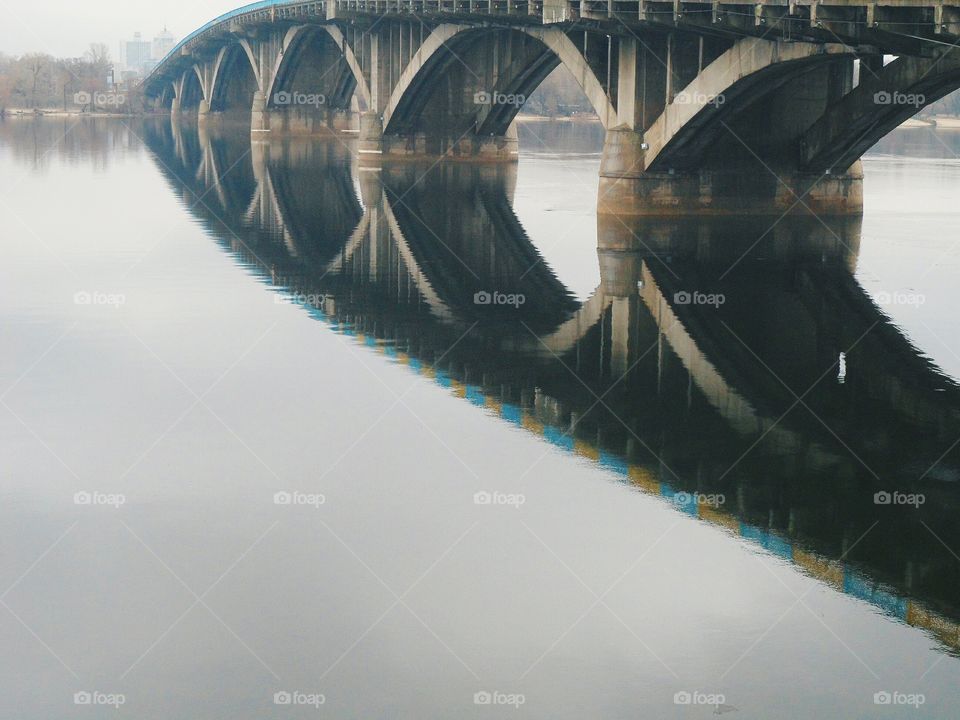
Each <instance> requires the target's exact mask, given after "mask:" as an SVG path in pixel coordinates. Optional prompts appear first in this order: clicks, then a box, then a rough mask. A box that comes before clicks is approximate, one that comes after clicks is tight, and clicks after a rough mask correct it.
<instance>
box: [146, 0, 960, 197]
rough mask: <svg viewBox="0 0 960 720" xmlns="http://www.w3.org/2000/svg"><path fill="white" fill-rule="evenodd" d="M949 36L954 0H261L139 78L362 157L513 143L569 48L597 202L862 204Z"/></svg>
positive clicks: (942, 90)
mask: <svg viewBox="0 0 960 720" xmlns="http://www.w3.org/2000/svg"><path fill="white" fill-rule="evenodd" d="M958 39H960V2H958V1H957V0H953V3H951V1H950V0H946V1H944V0H877V1H872V0H764V1H763V2H759V3H749V4H743V3H730V2H723V1H722V0H712V1H711V2H690V1H688V0H670V1H668V2H659V1H653V0H605V1H604V0H600V1H597V0H317V1H313V2H304V1H303V0H300V1H291V0H262V1H261V2H257V3H254V4H252V5H247V6H245V7H242V8H239V9H237V10H234V11H232V12H229V13H226V14H225V15H222V16H220V17H218V18H216V19H215V20H213V21H211V22H209V23H207V24H206V25H204V26H203V27H201V28H199V29H198V30H196V31H195V32H193V33H191V34H190V35H189V36H188V37H186V38H185V39H184V40H183V41H182V42H180V43H179V44H178V45H177V46H176V47H175V48H173V50H172V51H171V52H170V53H169V54H168V55H167V57H166V58H164V59H163V61H162V62H161V63H160V64H159V65H158V66H157V67H156V68H155V69H154V70H153V72H152V73H151V74H150V75H149V76H148V77H147V78H146V79H145V81H144V91H145V94H146V96H147V97H148V98H149V99H150V101H151V102H152V103H153V105H154V107H156V108H157V109H169V110H170V111H171V112H173V113H176V114H183V115H189V116H195V117H197V118H199V119H201V120H202V121H204V122H207V121H209V120H210V119H211V118H221V117H234V118H240V119H241V120H242V122H246V123H249V124H250V129H251V131H252V132H253V133H254V134H264V133H314V132H334V133H351V132H352V133H356V134H358V136H359V154H360V156H361V158H362V159H363V160H364V161H365V162H368V163H374V164H375V163H377V162H378V161H380V159H382V158H383V157H385V156H394V157H422V156H445V157H448V158H456V159H488V160H491V159H492V160H498V159H499V160H509V159H512V158H515V157H516V153H517V133H516V129H515V126H514V124H513V121H514V119H515V117H516V115H517V113H518V111H519V110H520V107H521V105H522V101H523V99H524V98H525V97H526V96H528V95H529V94H530V93H531V92H533V90H535V89H536V87H537V86H538V85H539V84H540V83H541V82H542V81H543V79H544V78H546V77H547V75H548V74H549V73H550V72H551V71H552V70H553V69H554V68H556V67H557V66H558V65H561V64H562V65H564V66H566V67H567V68H568V69H569V70H570V72H571V73H572V75H573V77H574V78H575V79H576V80H577V82H578V83H579V84H580V87H581V88H582V89H583V91H584V93H585V95H586V97H587V98H588V99H589V101H590V103H591V104H592V106H593V108H594V109H595V110H596V113H597V116H598V117H599V118H600V122H602V123H603V126H604V128H605V129H606V143H605V148H604V155H603V163H602V166H601V170H600V203H599V211H600V212H601V213H608V212H609V213H619V214H637V215H664V214H690V213H708V214H721V213H722V214H729V213H746V214H750V213H771V212H777V213H780V212H785V211H803V212H805V211H811V212H815V213H817V214H849V213H854V214H855V213H858V212H860V211H861V210H862V171H861V167H860V164H859V162H858V159H859V157H860V156H861V155H862V153H863V152H864V151H866V150H867V149H868V148H869V147H871V146H872V145H873V144H874V143H876V142H877V141H878V140H879V139H881V138H882V137H883V136H884V135H885V134H886V133H888V132H889V131H890V130H892V129H893V128H895V127H896V126H897V125H899V124H900V123H901V122H903V121H904V120H905V119H907V118H909V117H911V116H912V115H914V114H915V113H916V112H917V111H919V110H920V109H921V108H922V107H924V106H925V105H928V104H929V103H932V102H934V101H936V100H938V99H939V98H941V97H943V96H944V95H946V94H947V93H949V92H951V91H952V90H954V89H957V88H958V87H960V53H955V52H952V50H953V49H954V44H955V43H956V42H957V41H958ZM885 56H896V57H895V59H893V60H892V61H891V62H886V63H885ZM888 59H889V58H888Z"/></svg>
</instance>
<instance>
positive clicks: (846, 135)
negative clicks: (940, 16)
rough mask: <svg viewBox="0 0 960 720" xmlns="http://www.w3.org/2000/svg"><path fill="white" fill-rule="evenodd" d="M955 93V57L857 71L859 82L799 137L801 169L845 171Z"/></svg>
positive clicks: (959, 60)
mask: <svg viewBox="0 0 960 720" xmlns="http://www.w3.org/2000/svg"><path fill="white" fill-rule="evenodd" d="M864 75H866V77H864ZM957 89H960V57H955V56H953V55H950V54H949V53H943V54H941V55H940V56H939V57H937V58H933V59H926V58H913V57H900V58H898V59H896V60H894V61H893V62H891V63H889V64H888V65H886V66H885V67H884V68H882V69H881V70H880V71H879V72H873V71H870V70H869V69H862V70H861V84H860V85H859V86H858V87H857V88H856V89H855V90H854V91H852V92H851V93H849V94H848V95H847V96H846V97H844V98H843V99H842V100H841V101H840V102H838V103H836V104H835V105H834V106H832V107H831V108H830V109H829V110H828V111H827V112H826V113H825V114H824V115H823V117H822V118H820V120H818V122H817V123H816V124H815V125H814V126H813V127H811V128H810V129H809V130H808V131H807V132H806V133H805V134H804V137H803V139H802V141H803V145H802V162H803V165H804V167H806V168H808V169H809V170H811V171H827V170H831V171H832V170H843V169H845V168H847V167H849V166H850V165H851V164H852V163H854V162H856V160H857V159H858V158H859V157H860V156H861V155H863V154H864V153H865V152H866V151H867V150H869V149H870V148H871V147H873V146H874V145H876V144H877V143H878V142H880V140H882V139H883V138H884V137H885V136H886V135H887V134H888V133H890V132H891V131H893V130H894V129H896V128H897V127H898V126H899V125H900V124H901V123H903V122H904V121H905V120H908V119H909V118H911V117H913V116H914V115H916V114H917V113H918V112H920V110H922V109H923V108H924V107H926V106H927V105H930V104H932V103H935V102H937V101H938V100H940V99H941V98H943V97H944V96H946V95H949V94H950V93H951V92H954V91H955V90H957Z"/></svg>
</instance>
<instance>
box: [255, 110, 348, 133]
mask: <svg viewBox="0 0 960 720" xmlns="http://www.w3.org/2000/svg"><path fill="white" fill-rule="evenodd" d="M267 116H268V122H269V128H270V132H271V133H272V134H274V135H278V134H279V135H284V136H306V135H321V136H323V135H350V136H356V135H357V134H358V133H359V130H360V114H359V113H356V112H354V111H352V110H349V109H346V108H312V107H311V108H306V107H290V108H282V109H279V108H271V109H270V110H268V111H267Z"/></svg>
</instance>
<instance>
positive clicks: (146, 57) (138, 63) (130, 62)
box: [125, 33, 153, 74]
mask: <svg viewBox="0 0 960 720" xmlns="http://www.w3.org/2000/svg"><path fill="white" fill-rule="evenodd" d="M152 53H153V46H152V44H151V43H150V42H148V41H147V40H144V39H143V37H142V36H141V35H140V33H134V34H133V40H129V41H127V43H126V53H125V59H126V65H127V69H128V70H133V71H135V72H138V73H141V74H142V73H143V71H144V66H145V65H146V64H147V63H148V62H150V58H151V56H152Z"/></svg>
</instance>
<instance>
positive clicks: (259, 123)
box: [250, 90, 270, 135]
mask: <svg viewBox="0 0 960 720" xmlns="http://www.w3.org/2000/svg"><path fill="white" fill-rule="evenodd" d="M250 132H251V133H252V134H254V135H256V134H258V133H268V132H270V117H269V115H268V113H267V98H266V97H265V96H264V94H263V93H262V92H260V91H259V90H257V91H256V92H255V93H254V94H253V106H252V107H251V108H250Z"/></svg>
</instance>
